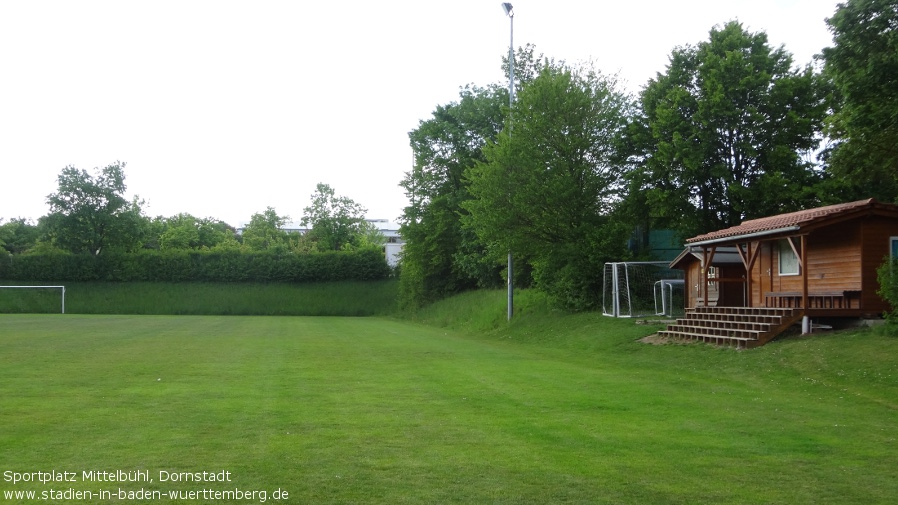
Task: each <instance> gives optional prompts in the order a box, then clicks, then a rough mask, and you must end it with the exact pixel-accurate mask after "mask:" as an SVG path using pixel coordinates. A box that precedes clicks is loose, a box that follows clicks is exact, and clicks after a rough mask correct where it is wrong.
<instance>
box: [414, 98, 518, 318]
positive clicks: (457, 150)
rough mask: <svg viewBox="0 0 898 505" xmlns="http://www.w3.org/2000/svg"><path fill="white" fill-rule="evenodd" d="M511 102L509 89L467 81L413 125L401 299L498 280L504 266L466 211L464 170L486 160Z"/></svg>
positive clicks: (425, 298) (417, 300)
mask: <svg viewBox="0 0 898 505" xmlns="http://www.w3.org/2000/svg"><path fill="white" fill-rule="evenodd" d="M507 105H508V90H507V89H505V88H503V87H500V86H498V85H491V86H487V87H477V86H474V85H468V86H465V87H464V88H462V89H461V91H460V93H459V100H458V101H456V102H451V103H449V104H446V105H439V106H437V108H436V109H435V110H434V112H433V114H432V117H431V118H430V119H427V120H424V121H421V122H420V123H419V124H418V127H417V128H416V129H414V130H412V131H411V132H409V141H410V144H411V147H412V152H413V153H414V166H413V167H412V170H411V171H409V172H407V173H406V174H405V177H404V178H403V180H402V182H401V183H400V185H401V186H402V187H403V188H404V189H405V193H406V196H407V197H408V200H409V205H408V206H407V207H406V208H405V209H404V210H403V214H402V217H401V218H400V222H401V228H400V233H401V234H402V237H403V239H404V240H405V246H404V249H403V253H402V271H401V274H400V302H401V305H402V306H403V307H414V306H420V305H424V304H427V303H429V302H431V301H434V300H437V299H439V298H442V297H444V296H446V295H448V294H451V293H455V292H458V291H462V290H465V289H470V288H474V287H477V286H478V285H480V286H488V285H493V284H495V283H497V282H498V281H500V278H499V275H498V273H499V269H498V268H497V267H496V265H495V263H494V262H492V261H488V260H487V259H486V255H485V248H484V246H483V245H482V243H481V242H480V241H479V239H477V237H476V236H475V235H474V234H473V233H472V232H471V231H470V230H467V229H464V228H463V227H462V224H461V218H460V216H461V215H463V214H465V213H467V211H466V210H465V209H463V208H462V202H464V201H465V200H467V199H468V198H470V195H469V193H468V189H467V186H468V182H467V181H466V180H465V178H464V172H465V170H466V169H468V168H470V167H472V166H474V165H475V164H476V163H477V162H478V161H483V160H484V158H483V153H482V149H483V146H484V145H486V143H487V141H489V140H492V139H495V138H496V135H497V134H498V132H499V130H500V129H501V128H502V122H503V119H504V117H505V112H506V108H507Z"/></svg>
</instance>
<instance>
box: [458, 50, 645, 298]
mask: <svg viewBox="0 0 898 505" xmlns="http://www.w3.org/2000/svg"><path fill="white" fill-rule="evenodd" d="M616 88H617V84H616V81H615V79H614V78H613V77H609V76H605V75H602V74H601V73H600V72H598V71H596V70H594V69H593V68H591V67H590V66H581V67H579V68H571V67H569V66H566V65H552V64H546V66H544V67H543V69H542V70H541V71H540V73H539V75H538V76H537V77H536V78H535V79H534V80H532V81H531V82H529V83H527V84H525V85H524V86H522V88H521V90H520V92H519V93H518V98H517V101H516V102H515V105H514V108H513V110H512V114H511V116H510V117H509V118H508V119H507V121H506V127H505V129H504V130H503V131H502V132H501V133H500V134H499V136H498V139H497V141H496V142H495V143H490V144H488V145H487V146H486V147H485V148H484V153H485V157H486V161H485V162H483V163H478V164H477V165H476V166H474V167H472V168H470V169H468V170H467V171H466V177H467V179H468V180H469V181H470V187H469V191H470V194H471V198H470V199H468V200H466V201H465V202H464V203H463V205H462V206H463V208H465V209H466V210H467V211H468V212H469V215H468V216H467V217H466V218H465V223H466V224H467V225H468V226H470V227H471V228H472V229H473V230H474V231H475V232H476V233H477V236H478V237H479V238H480V240H482V241H483V242H484V243H485V244H488V245H489V246H490V250H491V251H492V252H494V253H495V255H496V257H497V259H498V257H502V256H503V255H504V254H505V253H506V252H507V251H509V250H510V251H513V252H514V254H515V255H516V256H521V255H523V256H524V257H526V258H529V261H530V263H531V264H532V266H533V276H534V281H535V282H536V287H537V288H539V289H541V290H544V291H545V292H547V293H548V294H549V295H551V296H552V297H553V298H554V299H555V301H556V302H557V303H558V304H559V305H562V306H565V307H567V308H569V309H575V310H585V309H591V308H594V307H595V306H597V304H598V303H599V296H598V294H599V292H600V288H601V272H602V267H603V264H604V262H605V261H608V260H611V259H614V258H620V257H621V255H622V254H623V249H624V245H625V243H626V235H625V234H624V233H623V232H624V228H623V227H618V226H616V225H615V224H614V223H613V222H611V221H610V219H609V215H610V213H611V211H612V208H613V206H614V204H615V202H616V201H617V200H618V197H619V194H620V192H621V191H622V189H623V188H622V186H621V184H620V181H621V173H620V170H619V168H618V165H617V163H616V161H615V160H616V159H617V157H618V156H617V153H616V147H617V146H618V145H619V144H620V140H619V139H620V137H621V134H622V132H623V131H624V129H625V127H626V125H627V123H628V122H629V120H630V116H631V115H632V112H633V104H632V101H631V100H630V98H629V97H628V96H626V95H625V94H624V93H622V92H620V91H618V90H617V89H616Z"/></svg>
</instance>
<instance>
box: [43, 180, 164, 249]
mask: <svg viewBox="0 0 898 505" xmlns="http://www.w3.org/2000/svg"><path fill="white" fill-rule="evenodd" d="M124 169H125V163H122V162H115V163H113V164H111V165H108V166H106V167H105V168H103V169H95V170H94V175H90V174H88V173H87V171H86V170H78V169H77V168H75V167H73V166H71V165H70V166H67V167H65V168H64V169H63V170H62V172H61V173H60V175H59V177H58V182H59V188H58V190H57V191H56V192H55V193H52V194H50V195H49V196H47V203H48V204H49V205H50V214H48V215H47V216H44V218H42V222H43V224H44V225H45V226H46V230H47V233H48V235H49V237H50V239H51V241H52V242H53V243H54V244H55V245H56V246H58V247H60V248H62V249H65V250H68V251H71V252H76V253H80V252H89V253H91V254H94V255H97V254H100V252H101V251H103V250H106V249H117V250H124V251H132V250H136V249H139V248H140V247H141V245H142V239H143V237H144V234H145V231H146V227H147V224H148V220H147V219H146V218H145V217H144V216H143V214H142V211H141V205H142V203H143V202H142V201H141V200H140V199H138V198H137V197H135V198H134V199H133V200H131V201H128V200H127V199H125V197H124V193H125V190H126V186H125V171H124Z"/></svg>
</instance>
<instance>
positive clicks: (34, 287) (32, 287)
mask: <svg viewBox="0 0 898 505" xmlns="http://www.w3.org/2000/svg"><path fill="white" fill-rule="evenodd" d="M5 288H11V289H59V290H61V291H62V313H63V314H65V286H0V289H5Z"/></svg>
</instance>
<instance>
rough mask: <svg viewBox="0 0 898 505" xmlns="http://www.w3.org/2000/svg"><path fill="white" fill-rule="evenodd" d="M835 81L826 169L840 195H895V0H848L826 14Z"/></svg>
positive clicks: (827, 63) (826, 56)
mask: <svg viewBox="0 0 898 505" xmlns="http://www.w3.org/2000/svg"><path fill="white" fill-rule="evenodd" d="M826 22H827V24H828V25H829V28H830V31H832V33H833V42H834V45H833V47H828V48H825V49H823V60H824V75H825V76H827V77H828V78H829V79H830V80H831V82H832V84H833V86H834V88H835V89H834V96H835V97H836V100H835V104H834V108H835V110H834V113H833V114H832V116H831V117H830V119H829V122H828V125H827V126H828V128H827V133H828V135H829V136H830V137H831V138H832V139H833V140H834V142H835V145H834V148H833V150H832V153H831V158H830V171H831V173H832V175H833V176H834V177H835V178H836V179H837V181H838V186H839V187H837V188H836V190H837V191H839V192H841V193H844V196H842V198H844V199H859V198H869V197H875V198H878V199H881V200H883V201H898V92H896V82H898V1H896V0H848V1H845V2H843V3H840V4H839V6H838V9H837V10H836V12H835V14H834V15H833V16H832V17H831V18H829V19H827V20H826Z"/></svg>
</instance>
